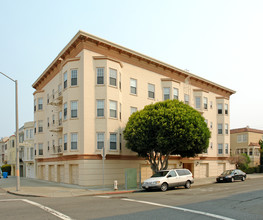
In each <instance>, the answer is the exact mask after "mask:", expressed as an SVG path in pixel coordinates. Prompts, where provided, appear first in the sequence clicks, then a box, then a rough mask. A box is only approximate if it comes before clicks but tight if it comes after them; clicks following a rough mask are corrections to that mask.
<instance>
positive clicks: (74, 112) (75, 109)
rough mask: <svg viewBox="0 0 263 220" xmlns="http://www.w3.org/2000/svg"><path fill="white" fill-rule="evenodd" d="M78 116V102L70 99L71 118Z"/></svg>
mask: <svg viewBox="0 0 263 220" xmlns="http://www.w3.org/2000/svg"><path fill="white" fill-rule="evenodd" d="M77 117H78V102H77V101H72V102H71V118H77Z"/></svg>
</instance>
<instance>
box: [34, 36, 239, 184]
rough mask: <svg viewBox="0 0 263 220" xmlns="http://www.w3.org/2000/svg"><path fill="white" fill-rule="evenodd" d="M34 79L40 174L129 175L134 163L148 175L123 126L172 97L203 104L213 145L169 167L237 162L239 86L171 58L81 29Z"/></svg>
mask: <svg viewBox="0 0 263 220" xmlns="http://www.w3.org/2000/svg"><path fill="white" fill-rule="evenodd" d="M32 86H33V88H34V89H35V92H34V135H35V139H34V146H35V152H36V155H35V158H36V161H35V162H36V167H37V178H39V179H45V180H50V181H56V182H64V183H71V184H79V185H100V184H102V182H104V181H105V184H112V183H113V180H118V182H119V183H124V181H125V175H124V172H125V169H126V168H135V169H136V170H137V173H138V175H139V173H140V174H141V177H142V180H143V179H145V178H147V177H148V176H149V175H151V169H150V165H149V164H148V162H147V161H146V160H144V159H143V158H139V157H138V156H137V154H136V153H134V152H132V151H130V150H128V149H127V148H126V147H125V140H124V138H123V133H122V132H123V130H124V128H125V125H126V123H127V121H128V119H129V116H130V115H131V114H132V113H133V112H134V111H137V110H141V109H143V107H144V106H145V105H148V104H151V103H155V102H158V101H163V100H166V99H179V100H180V101H183V102H185V103H186V104H189V105H190V106H192V107H194V108H196V109H197V110H198V111H199V112H200V114H202V115H203V116H204V118H205V119H206V122H207V126H208V127H209V128H210V130H211V133H212V136H211V139H210V144H209V148H208V149H207V152H204V153H203V154H200V155H198V157H196V158H181V157H179V156H171V157H170V159H169V168H175V167H186V168H189V169H190V170H191V171H192V172H193V173H194V176H195V177H197V178H198V177H206V176H216V175H217V174H219V173H221V172H222V171H223V170H225V169H229V168H232V167H233V166H234V165H232V164H230V163H229V162H228V157H229V155H230V152H229V145H230V133H229V127H230V124H229V115H230V112H229V105H230V100H229V99H230V96H231V95H232V94H234V93H235V91H233V90H231V89H228V88H225V87H223V86H221V85H218V84H216V83H213V82H211V81H208V80H206V79H203V78H201V77H198V76H196V75H193V74H191V73H189V72H186V71H183V70H180V69H178V68H176V67H173V66H171V65H169V64H166V63H163V62H161V61H158V60H156V59H153V58H151V57H148V56H145V55H142V54H140V53H138V52H135V51H132V50H130V49H127V48H125V47H122V46H119V45H117V44H114V43H112V42H109V41H107V40H104V39H101V38H99V37H96V36H93V35H90V34H88V33H85V32H83V31H79V32H78V33H77V34H76V35H75V36H74V38H73V39H72V40H71V41H70V42H69V43H68V45H66V47H65V48H64V49H63V50H62V51H61V52H60V53H59V55H58V56H57V57H56V58H55V59H54V61H53V62H52V63H51V64H50V65H49V66H48V67H47V68H46V70H45V71H44V72H43V73H42V74H41V75H40V76H39V78H38V79H37V80H36V81H35V82H34V84H33V85H32ZM103 149H104V150H103ZM103 151H104V154H105V157H104V158H105V160H103V157H102V154H103ZM103 167H104V169H103ZM138 181H139V179H138Z"/></svg>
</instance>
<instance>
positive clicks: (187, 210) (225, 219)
mask: <svg viewBox="0 0 263 220" xmlns="http://www.w3.org/2000/svg"><path fill="white" fill-rule="evenodd" d="M121 200H124V201H129V202H137V203H143V204H148V205H154V206H159V207H164V208H170V209H176V210H180V211H184V212H191V213H195V214H199V215H205V216H209V217H213V218H217V219H223V220H235V219H233V218H228V217H224V216H221V215H216V214H212V213H208V212H202V211H196V210H192V209H185V208H180V207H176V206H170V205H163V204H159V203H154V202H147V201H141V200H134V199H121Z"/></svg>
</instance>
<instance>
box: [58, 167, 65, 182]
mask: <svg viewBox="0 0 263 220" xmlns="http://www.w3.org/2000/svg"><path fill="white" fill-rule="evenodd" d="M58 182H59V183H64V165H58Z"/></svg>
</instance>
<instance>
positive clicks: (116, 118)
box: [109, 117, 118, 120]
mask: <svg viewBox="0 0 263 220" xmlns="http://www.w3.org/2000/svg"><path fill="white" fill-rule="evenodd" d="M109 119H113V120H118V118H112V117H109Z"/></svg>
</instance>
